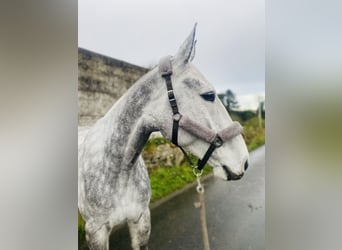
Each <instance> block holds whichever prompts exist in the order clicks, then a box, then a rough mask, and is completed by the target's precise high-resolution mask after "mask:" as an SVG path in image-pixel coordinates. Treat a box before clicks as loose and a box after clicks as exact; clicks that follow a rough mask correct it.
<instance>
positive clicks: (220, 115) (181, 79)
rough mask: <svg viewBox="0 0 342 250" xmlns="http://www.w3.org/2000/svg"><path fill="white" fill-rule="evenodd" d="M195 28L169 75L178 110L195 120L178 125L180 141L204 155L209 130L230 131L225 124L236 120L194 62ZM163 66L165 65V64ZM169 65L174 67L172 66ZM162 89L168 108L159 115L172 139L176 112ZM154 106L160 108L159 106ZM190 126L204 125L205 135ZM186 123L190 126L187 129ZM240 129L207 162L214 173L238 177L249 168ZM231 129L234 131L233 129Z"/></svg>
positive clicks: (166, 132)
mask: <svg viewBox="0 0 342 250" xmlns="http://www.w3.org/2000/svg"><path fill="white" fill-rule="evenodd" d="M195 32H196V25H195V27H194V28H193V30H192V32H191V33H190V35H189V36H188V37H187V39H186V40H185V41H184V43H183V44H182V45H181V47H180V48H179V50H178V52H177V53H176V55H174V56H173V57H170V65H172V76H171V77H170V79H171V80H172V86H173V91H172V92H173V95H174V97H175V99H176V100H177V108H178V111H179V113H180V114H181V115H182V116H183V117H184V119H183V118H182V119H183V123H186V122H187V120H188V121H193V122H188V123H189V124H190V125H189V124H185V125H184V126H183V127H182V126H179V127H177V129H178V132H177V144H178V145H179V146H181V147H183V148H185V149H186V150H188V151H190V152H192V153H193V154H194V155H196V156H197V157H199V158H202V157H203V156H204V155H205V154H206V152H207V149H208V146H209V145H210V143H208V141H206V140H204V139H203V138H205V137H206V136H207V135H206V133H207V134H211V133H212V132H211V131H216V132H219V131H227V132H228V130H227V129H226V128H227V127H229V126H234V125H236V124H234V122H233V121H232V119H231V118H230V116H229V114H228V112H227V111H226V109H225V108H224V106H223V104H222V103H221V101H220V100H219V98H218V97H217V94H216V92H215V89H214V87H213V86H212V85H211V84H210V83H209V82H208V80H207V79H206V78H205V77H204V76H203V75H202V74H201V73H200V72H199V71H198V70H197V69H196V67H195V66H194V65H193V64H192V62H191V61H192V60H193V58H194V55H195V44H196V40H195ZM160 67H165V65H161V66H160ZM169 67H170V68H171V66H169ZM168 70H170V69H169V68H168V66H166V71H168ZM160 81H162V82H163V83H162V84H164V85H165V81H164V79H163V77H160ZM162 93H164V94H162V98H163V102H162V103H163V104H161V106H163V107H164V108H165V109H164V108H163V110H167V111H166V112H160V113H159V115H160V117H159V119H160V120H162V121H163V124H161V126H160V130H161V133H162V134H163V136H164V137H166V138H168V139H170V140H172V139H173V136H174V135H173V130H174V129H175V128H174V126H175V125H174V122H173V120H172V117H174V114H175V112H173V114H172V108H171V106H172V105H171V106H170V103H169V101H170V96H168V92H167V91H166V90H164V91H163V92H162ZM168 100H169V101H168ZM155 108H156V109H160V107H155ZM198 124H200V125H198ZM197 125H198V126H197ZM177 126H178V125H177ZM191 126H193V127H195V128H193V129H194V130H196V129H197V128H196V126H197V127H204V129H202V131H201V132H200V133H202V134H204V136H202V138H201V137H199V136H198V135H197V134H198V133H197V134H196V133H191V132H189V131H191V128H190V129H189V127H191ZM186 127H188V129H185V128H186ZM235 127H236V126H235ZM199 129H200V128H199ZM233 129H236V128H233ZM203 131H204V132H203ZM206 131H209V132H206ZM240 132H241V131H240ZM240 132H238V133H236V134H234V135H233V136H232V137H231V138H229V139H227V140H225V141H224V142H223V143H222V145H220V147H217V148H216V149H215V150H214V152H213V153H212V154H211V156H210V158H209V160H208V163H209V164H210V165H211V166H212V167H213V169H214V175H215V176H217V177H220V178H222V179H225V180H237V179H240V178H241V177H242V176H243V174H244V172H245V170H246V169H247V167H248V151H247V147H246V144H245V142H244V140H243V138H242V136H241V134H240ZM228 133H231V131H229V132H228ZM208 136H210V135H208ZM208 136H207V137H208ZM221 137H222V136H221ZM223 137H224V135H223Z"/></svg>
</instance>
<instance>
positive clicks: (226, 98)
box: [218, 89, 239, 112]
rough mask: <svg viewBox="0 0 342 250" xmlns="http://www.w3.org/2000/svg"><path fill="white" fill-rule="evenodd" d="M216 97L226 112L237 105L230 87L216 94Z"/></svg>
mask: <svg viewBox="0 0 342 250" xmlns="http://www.w3.org/2000/svg"><path fill="white" fill-rule="evenodd" d="M218 97H219V98H220V100H221V102H222V103H223V105H224V106H225V107H226V109H227V111H228V112H231V111H232V110H233V109H234V108H238V107H239V105H238V101H237V100H236V96H235V94H234V93H233V91H231V90H230V89H228V90H227V91H226V92H225V93H224V94H218Z"/></svg>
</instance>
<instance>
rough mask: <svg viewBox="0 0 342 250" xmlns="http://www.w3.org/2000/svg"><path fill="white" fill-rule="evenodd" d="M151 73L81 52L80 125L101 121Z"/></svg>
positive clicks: (114, 60) (130, 65)
mask: <svg viewBox="0 0 342 250" xmlns="http://www.w3.org/2000/svg"><path fill="white" fill-rule="evenodd" d="M147 71H148V69H146V68H143V67H139V66H136V65H133V64H129V63H126V62H123V61H120V60H117V59H114V58H110V57H107V56H103V55H100V54H97V53H94V52H91V51H89V50H85V49H82V48H79V49H78V107H79V111H78V125H79V126H90V125H92V124H94V123H95V122H96V120H98V119H99V118H101V117H102V116H103V115H104V114H105V113H106V112H107V111H108V110H109V109H110V108H111V107H112V106H113V104H114V103H115V101H116V100H118V99H119V97H120V96H121V95H123V94H124V93H125V92H126V91H127V89H128V88H129V87H130V86H132V84H133V83H134V82H135V81H136V80H138V79H139V78H140V77H141V76H142V75H144V74H145V73H146V72H147Z"/></svg>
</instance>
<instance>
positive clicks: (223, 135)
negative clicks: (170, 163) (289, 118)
mask: <svg viewBox="0 0 342 250" xmlns="http://www.w3.org/2000/svg"><path fill="white" fill-rule="evenodd" d="M159 73H160V75H161V76H162V77H163V78H164V79H165V82H166V88H167V93H168V99H169V102H170V106H171V108H172V113H173V119H172V120H173V126H172V139H171V141H172V143H173V144H175V145H177V146H178V147H179V148H180V149H181V150H182V152H183V153H184V155H185V156H186V158H187V159H188V161H189V162H190V164H191V165H193V164H192V162H191V160H190V158H189V157H188V156H187V154H186V152H185V150H184V149H183V148H182V147H181V146H180V145H178V128H179V127H181V128H182V129H184V130H185V131H187V132H189V133H191V134H192V135H194V136H196V137H198V138H200V139H202V140H204V141H206V142H208V143H210V146H209V148H208V150H207V152H206V153H205V155H204V156H203V158H202V159H201V160H199V161H198V164H197V167H196V168H197V169H198V170H202V169H203V167H204V165H205V164H206V163H207V161H208V160H209V158H210V156H211V155H212V153H213V152H214V150H215V149H216V148H218V147H221V146H222V144H223V143H224V142H226V141H228V140H230V139H232V138H233V137H235V136H237V135H239V134H241V132H242V130H243V128H242V126H241V125H240V123H238V122H233V123H232V124H231V125H230V126H228V127H227V128H225V129H223V130H221V131H219V132H216V131H214V130H212V129H210V128H207V127H204V126H202V125H201V124H199V123H198V122H196V121H194V120H192V119H191V118H189V117H187V116H185V115H182V114H181V113H179V110H178V105H177V100H176V97H175V95H174V91H173V87H172V80H171V75H172V62H171V56H166V57H163V58H162V59H161V60H160V61H159Z"/></svg>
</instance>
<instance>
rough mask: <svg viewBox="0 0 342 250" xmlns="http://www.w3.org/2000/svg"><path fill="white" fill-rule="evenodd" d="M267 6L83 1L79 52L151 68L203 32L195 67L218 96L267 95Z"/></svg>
mask: <svg viewBox="0 0 342 250" xmlns="http://www.w3.org/2000/svg"><path fill="white" fill-rule="evenodd" d="M264 14H265V4H264V0H253V1H247V0H239V1H237V0H235V1H231V0H211V1H198V0H197V1H196V0H182V1H181V0H173V1H160V0H159V1H158V0H140V1H139V0H115V1H109V0H96V1H94V0H79V1H78V42H79V47H82V48H85V49H89V50H91V51H94V52H97V53H100V54H103V55H107V56H110V57H114V58H117V59H120V60H124V61H127V62H129V63H133V64H136V65H139V66H144V67H147V66H151V65H154V64H156V63H157V62H158V61H159V58H160V57H162V56H164V55H173V54H174V53H175V52H176V51H177V50H178V47H179V46H180V45H181V44H182V42H183V41H184V39H185V38H186V37H187V35H188V34H189V33H190V31H191V29H192V28H193V25H194V23H195V22H198V26H197V46H196V56H195V59H194V61H193V63H194V64H195V65H196V66H197V68H198V69H199V70H200V71H201V72H202V73H203V75H204V76H206V78H207V79H208V80H209V81H210V82H211V83H212V84H213V85H214V87H215V88H216V90H217V91H218V92H223V91H225V90H227V89H231V90H232V91H233V92H234V93H235V94H237V95H246V94H264V92H265V90H264V89H265V77H264V75H265V66H264V65H265V59H264V58H265V48H264V47H265V15H264Z"/></svg>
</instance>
